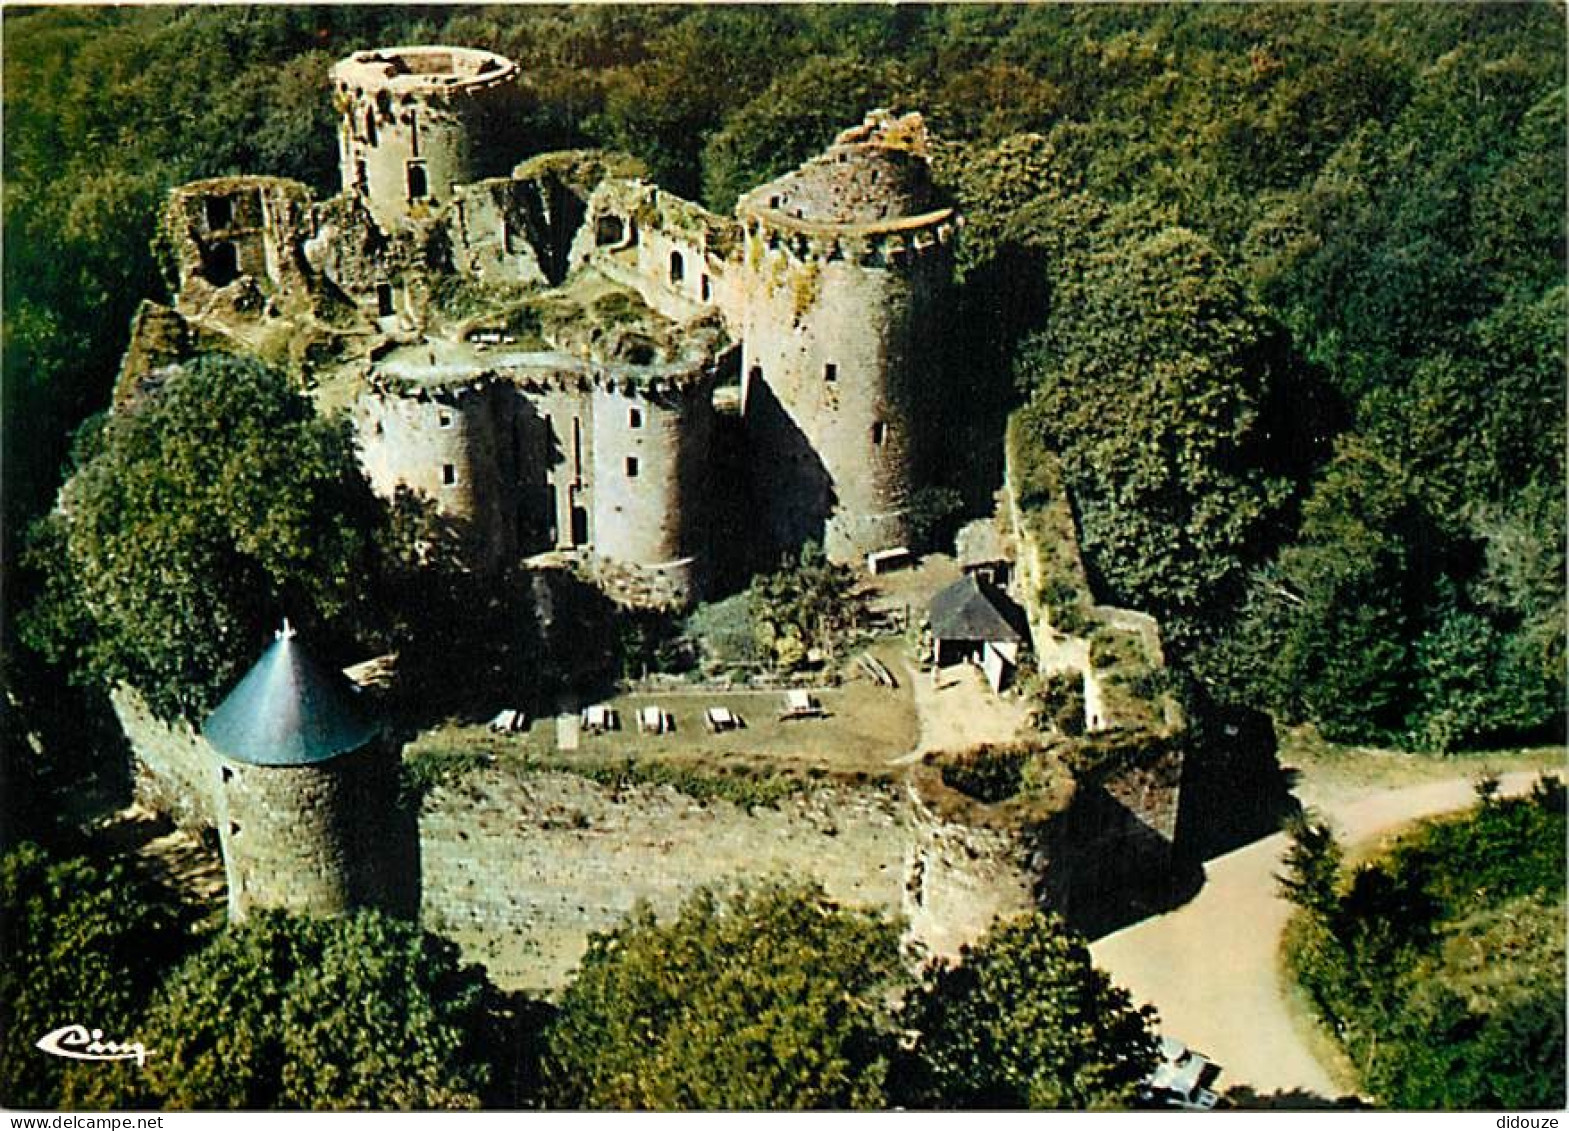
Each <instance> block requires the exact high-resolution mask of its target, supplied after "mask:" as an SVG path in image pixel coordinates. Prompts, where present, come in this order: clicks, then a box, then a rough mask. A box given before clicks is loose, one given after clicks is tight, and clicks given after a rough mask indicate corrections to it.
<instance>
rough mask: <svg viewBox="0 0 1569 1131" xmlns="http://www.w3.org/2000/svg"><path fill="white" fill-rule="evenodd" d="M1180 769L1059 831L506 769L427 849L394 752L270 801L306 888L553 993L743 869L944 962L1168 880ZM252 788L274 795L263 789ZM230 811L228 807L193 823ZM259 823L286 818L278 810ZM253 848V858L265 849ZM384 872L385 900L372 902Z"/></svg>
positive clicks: (445, 813)
mask: <svg viewBox="0 0 1569 1131" xmlns="http://www.w3.org/2000/svg"><path fill="white" fill-rule="evenodd" d="M133 701H134V700H133V699H128V698H127V697H126V696H125V695H123V694H122V695H117V697H116V706H117V708H119V709H120V714H121V719H122V722H123V723H124V724H125V727H126V732H127V736H128V737H129V738H130V740H131V743H132V746H133V748H134V750H135V751H136V756H137V761H138V766H139V770H138V797H139V798H142V799H144V800H145V801H146V802H148V803H149V804H151V805H153V806H154V807H155V808H157V809H159V810H161V811H169V808H170V805H171V803H172V802H173V801H174V800H175V799H177V798H179V797H180V796H182V795H187V794H189V795H190V796H191V798H192V799H193V800H195V801H196V802H197V807H199V805H200V801H201V798H202V797H204V796H206V797H210V796H211V793H212V791H213V790H215V789H216V788H217V786H216V783H215V779H216V771H215V767H216V766H217V765H218V760H217V758H216V756H215V755H214V754H213V753H212V751H211V749H210V748H209V747H208V746H207V745H206V743H205V742H202V741H201V740H200V739H193V737H192V736H190V735H189V734H188V733H184V732H181V731H179V730H178V729H171V728H169V727H166V726H164V725H163V724H161V723H158V722H157V721H156V720H153V719H152V718H151V716H150V715H147V714H146V713H145V711H136V710H131V711H127V710H126V709H125V707H126V705H127V704H129V703H132V702H133ZM1180 776H1181V759H1180V753H1179V752H1178V751H1177V749H1176V748H1175V747H1173V748H1171V749H1169V750H1167V751H1166V752H1165V753H1163V754H1159V755H1158V756H1156V757H1153V758H1150V759H1147V760H1139V761H1136V762H1134V763H1131V764H1129V765H1126V766H1116V767H1113V768H1112V769H1111V770H1110V771H1108V772H1106V773H1104V774H1102V775H1101V776H1100V777H1099V778H1098V779H1097V780H1096V781H1095V782H1092V783H1090V784H1089V785H1088V786H1086V788H1085V789H1084V790H1083V791H1081V792H1083V794H1084V799H1083V801H1082V804H1083V805H1085V806H1087V808H1086V809H1085V811H1084V812H1083V813H1080V812H1079V809H1080V805H1081V800H1080V798H1079V796H1078V795H1075V800H1074V803H1073V805H1072V806H1071V807H1070V808H1069V809H1068V810H1067V812H1066V813H1065V814H1062V815H1060V816H1059V817H1057V818H1056V819H1054V820H1053V821H1052V822H1051V823H1050V824H1049V825H1047V826H1045V827H1044V828H1028V827H1027V828H1023V829H1017V828H1011V827H1001V828H987V827H982V826H980V825H976V824H971V823H968V822H966V821H963V820H959V819H954V818H952V817H943V816H941V815H938V814H937V813H935V812H934V811H933V809H932V807H931V806H930V805H929V804H927V803H925V802H923V801H921V799H920V798H919V797H918V796H917V795H916V794H915V793H914V792H913V791H912V790H908V789H905V788H904V787H902V786H893V785H883V786H851V785H842V784H832V783H824V784H818V785H814V786H811V787H809V788H808V789H806V790H804V791H803V792H801V793H797V794H794V795H791V796H789V797H786V798H784V799H782V800H781V801H780V802H779V803H778V805H777V807H773V808H769V807H762V806H759V807H756V808H753V809H751V810H748V809H746V808H744V807H741V806H738V805H734V804H732V803H730V802H727V801H722V800H706V801H699V800H696V799H694V798H692V797H690V796H688V795H686V794H684V793H681V792H679V791H677V790H675V789H673V788H671V787H669V786H662V785H647V784H620V785H601V784H598V783H596V782H594V781H591V780H589V779H587V778H584V777H581V776H579V775H577V774H572V773H566V772H559V771H530V770H523V769H519V768H515V767H510V766H500V767H494V768H491V769H486V770H480V771H473V772H470V773H467V774H465V775H464V776H463V777H462V778H461V779H458V780H455V781H452V782H450V783H448V784H444V785H438V786H436V787H434V788H433V789H432V790H431V791H430V792H429V793H428V794H427V795H426V797H425V799H424V801H423V803H422V805H421V807H420V811H419V813H418V833H417V847H415V848H410V847H409V845H407V844H404V843H403V842H404V841H409V842H413V841H414V837H415V835H416V834H414V832H413V831H412V830H409V829H402V828H400V827H399V826H398V824H397V822H398V821H399V820H400V819H402V818H401V817H400V816H399V811H397V810H396V808H395V806H394V803H393V801H392V800H391V799H390V797H389V796H388V794H387V793H386V792H385V791H384V790H383V787H386V786H389V785H392V784H394V783H395V782H396V781H397V770H396V767H395V766H393V765H392V764H391V763H390V762H389V763H387V764H386V765H385V766H382V767H377V768H374V769H373V771H372V772H368V773H358V775H357V779H349V780H357V781H358V783H359V786H358V787H357V788H360V789H363V790H364V792H363V793H360V794H359V795H358V796H357V797H356V796H350V795H349V793H347V792H346V791H345V790H344V781H345V779H341V778H340V779H334V780H333V781H331V782H305V784H303V785H302V786H301V787H300V788H298V789H295V788H294V787H293V786H291V785H289V784H288V782H289V781H290V780H291V779H282V780H283V782H284V784H283V785H282V786H280V787H278V788H280V789H281V790H282V792H281V793H276V794H275V795H273V802H272V803H273V804H275V805H276V808H277V813H278V814H280V815H291V816H292V815H293V814H296V813H297V812H299V811H301V810H303V811H304V812H305V813H306V814H307V815H306V816H305V817H303V818H300V819H302V820H304V821H306V822H316V824H314V825H312V826H311V827H310V828H308V829H306V831H305V834H304V836H303V837H302V838H301V839H299V844H300V845H301V846H303V848H304V849H305V850H306V854H307V857H308V859H307V860H306V862H305V864H304V865H303V878H302V879H301V881H300V886H299V888H298V890H299V891H307V890H314V889H313V885H318V884H320V885H323V896H322V897H323V898H324V899H329V900H337V899H339V898H340V895H341V894H342V893H343V892H349V891H353V892H356V893H358V894H356V898H357V899H360V900H361V901H364V902H374V901H376V898H383V899H388V900H394V901H395V900H400V899H401V900H407V899H409V898H410V897H411V895H413V894H416V893H417V895H418V897H419V899H420V904H419V906H420V908H421V918H422V920H423V921H424V922H425V923H426V925H427V926H429V927H431V928H432V929H434V930H438V931H442V932H445V933H450V934H452V935H453V936H454V937H456V938H458V939H460V940H461V941H463V942H464V943H465V945H467V946H469V947H471V948H472V950H473V952H474V954H473V956H474V957H480V958H483V960H484V961H485V962H486V963H487V965H489V966H490V967H491V973H492V975H493V976H494V977H496V978H497V979H498V980H500V981H501V982H502V984H504V985H508V986H532V987H547V988H554V987H559V986H560V985H562V984H563V983H564V981H565V979H566V976H567V974H568V973H569V971H570V970H571V968H572V966H573V964H574V963H575V962H576V961H577V960H578V958H579V957H580V956H581V954H582V952H583V949H584V947H585V945H586V944H587V936H588V933H589V932H590V931H595V930H605V929H608V928H610V927H613V926H615V925H616V924H617V923H618V922H619V920H620V918H621V917H622V916H623V915H624V914H625V913H626V912H627V911H628V910H630V909H631V907H632V906H633V904H634V903H635V902H636V901H637V900H639V899H647V900H648V901H649V902H650V903H651V904H652V905H653V906H654V908H655V910H656V911H659V912H668V911H672V910H674V909H675V907H676V906H678V905H679V904H680V902H681V901H682V900H683V899H685V898H686V897H687V896H689V895H690V894H691V893H692V892H694V891H696V890H697V889H698V888H699V887H701V886H704V885H714V884H721V885H722V884H726V883H729V882H732V881H735V880H737V879H740V878H754V879H757V878H764V877H774V878H783V879H789V880H803V879H804V880H815V881H817V882H819V883H821V884H822V885H823V886H824V887H825V888H826V889H827V891H828V893H829V894H830V896H832V897H833V898H835V899H838V900H842V901H844V902H846V903H850V904H855V905H859V906H867V907H880V908H883V909H884V910H886V911H888V912H889V913H891V914H901V915H903V916H905V917H906V919H907V920H908V923H909V928H910V934H911V936H912V937H913V938H915V939H917V940H919V941H920V942H921V943H922V944H923V945H925V946H927V947H929V948H930V949H932V950H933V951H935V952H936V953H939V954H954V953H956V952H957V950H958V948H959V947H960V946H962V945H964V944H965V943H969V942H973V941H975V940H976V939H978V938H979V937H980V936H981V935H982V934H983V933H984V932H985V930H986V929H987V927H988V926H989V925H990V924H991V921H992V918H993V916H995V915H1008V914H1013V913H1016V912H1019V911H1023V910H1027V909H1028V908H1030V907H1032V906H1035V905H1037V904H1043V905H1045V906H1051V907H1055V908H1058V909H1061V910H1068V909H1072V908H1075V907H1083V906H1084V905H1086V904H1090V903H1094V902H1097V901H1099V902H1103V903H1104V902H1115V900H1116V899H1117V892H1118V889H1117V887H1115V886H1113V885H1115V884H1119V883H1124V882H1129V881H1130V880H1132V881H1138V882H1142V883H1144V884H1146V885H1149V884H1158V883H1159V882H1160V881H1161V880H1162V879H1163V878H1164V875H1165V873H1164V872H1163V869H1164V868H1165V867H1167V866H1168V865H1169V859H1170V853H1169V842H1166V843H1165V844H1164V847H1163V845H1162V838H1164V837H1167V836H1169V835H1170V834H1171V833H1172V832H1173V831H1174V828H1175V820H1176V806H1177V801H1178V785H1179V779H1180ZM300 780H301V781H302V782H303V781H304V779H300ZM204 781H205V782H206V783H207V784H206V785H202V784H201V783H202V782H204ZM192 783H196V784H195V785H193V784H192ZM378 790H382V791H381V792H378ZM241 796H242V798H243V800H244V802H245V803H246V804H254V803H255V802H257V801H259V800H261V794H260V793H258V792H256V791H254V790H253V791H251V792H248V793H245V794H242V795H241ZM319 802H325V803H327V809H322V808H321V807H320V805H319V804H318V803H319ZM339 802H342V803H343V804H342V806H341V808H342V810H343V811H345V812H353V813H354V814H355V815H356V817H355V820H354V821H353V822H351V823H350V825H349V826H348V827H349V828H350V831H351V833H352V834H353V836H356V837H358V838H359V839H358V840H345V839H344V837H345V836H347V835H348V834H344V833H342V829H343V828H344V826H342V825H332V824H330V823H324V822H322V821H321V819H320V817H319V814H321V813H323V812H327V811H331V810H332V809H333V808H334V807H335V806H338V804H339ZM208 804H209V805H210V804H211V802H210V801H209V802H208ZM231 804H232V803H231ZM193 808H194V807H187V810H186V812H187V816H188V817H189V816H190V815H191V814H192V812H193ZM239 811H240V810H237V809H231V812H239ZM227 819H228V818H227V817H221V816H219V815H218V814H217V813H216V811H214V812H213V813H212V815H211V816H208V817H206V818H204V819H200V820H197V821H195V824H196V825H197V826H201V825H210V824H216V823H217V822H218V821H219V820H227ZM235 819H236V820H239V821H240V822H241V827H242V833H241V836H244V835H245V834H244V831H243V830H244V829H245V827H246V826H245V823H244V822H245V821H251V822H252V825H253V826H255V818H254V817H252V816H244V817H236V818H235ZM260 827H262V828H264V829H265V828H270V827H274V826H269V825H267V824H266V823H265V818H264V823H263V825H262V826H260ZM279 827H280V828H281V831H280V832H279V834H278V837H277V838H275V839H274V840H272V841H271V842H270V843H271V844H272V846H273V847H276V848H277V850H278V851H279V852H280V853H282V852H284V850H285V849H284V846H285V844H286V843H287V842H288V840H289V839H290V838H293V837H294V834H293V833H292V832H290V831H289V830H288V829H287V828H282V827H281V826H279ZM335 838H336V839H335ZM254 839H255V838H253V842H254ZM345 843H352V844H354V845H356V848H355V849H354V851H355V852H356V853H359V854H360V857H361V859H362V860H364V861H366V862H368V863H367V871H365V872H363V873H355V875H354V876H353V877H351V879H350V880H348V881H344V882H343V883H339V881H338V880H337V879H335V878H334V875H333V873H331V871H330V870H324V869H326V866H327V864H328V863H330V862H331V861H333V860H337V859H340V857H339V856H338V855H337V853H339V852H340V851H341V849H342V846H343V845H344V844H345ZM243 856H244V854H243V853H242V857H243ZM244 858H245V859H247V860H249V861H251V862H252V863H248V864H247V867H256V868H259V867H261V866H262V861H263V859H264V857H262V856H256V855H252V856H250V857H244ZM266 859H270V860H271V863H270V864H268V865H267V866H268V867H272V868H274V869H277V870H279V874H288V872H287V869H289V868H291V867H292V864H291V863H290V861H289V860H288V859H287V858H286V857H285V856H279V857H277V858H276V859H273V858H270V857H268V858H266ZM378 867H379V868H381V869H382V870H381V872H380V873H379V875H378V874H377V872H376V869H377V868H378ZM257 875H258V879H259V882H262V883H263V884H265V883H266V882H267V881H266V880H265V878H264V877H260V876H259V873H258V874H257ZM378 884H379V885H381V886H380V888H379V891H380V892H381V893H383V894H381V895H380V896H377V897H374V898H373V895H371V894H363V893H374V892H375V891H376V890H378V889H377V887H376V885H378ZM334 885H337V886H334ZM386 893H391V894H386ZM291 898H292V897H291Z"/></svg>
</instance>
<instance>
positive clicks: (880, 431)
mask: <svg viewBox="0 0 1569 1131" xmlns="http://www.w3.org/2000/svg"><path fill="white" fill-rule="evenodd" d="M887 439H888V425H886V424H884V423H883V422H882V421H881V420H879V421H878V422H877V423H876V424H873V425H872V443H874V444H876V445H877V446H878V447H879V448H880V447H882V446H883V441H885V440H887Z"/></svg>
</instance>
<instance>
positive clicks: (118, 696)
mask: <svg viewBox="0 0 1569 1131" xmlns="http://www.w3.org/2000/svg"><path fill="white" fill-rule="evenodd" d="M109 702H110V704H111V705H112V706H113V707H114V713H115V715H116V716H117V717H118V718H119V720H120V729H121V730H123V731H124V732H125V737H126V740H127V741H128V742H129V743H130V744H131V750H132V752H133V754H134V755H135V761H134V765H133V769H132V774H133V777H134V789H135V797H136V801H137V803H138V804H139V805H141V806H143V807H144V808H147V809H151V810H152V811H153V812H155V813H167V814H168V815H169V816H170V817H171V818H173V820H174V822H175V824H177V825H179V826H180V827H181V828H182V829H186V830H189V831H195V830H199V829H206V828H216V827H217V824H218V817H217V812H218V809H217V796H216V791H217V788H218V756H217V754H215V753H214V752H213V749H212V747H210V746H208V745H207V743H206V741H205V740H204V739H203V738H202V737H201V736H200V735H198V734H197V733H196V732H195V731H193V730H192V729H191V727H190V726H189V725H188V724H185V723H180V724H177V725H175V726H172V727H171V726H166V725H165V724H163V723H161V722H159V721H158V719H157V718H155V717H154V716H153V713H152V712H151V711H149V710H148V709H147V704H146V703H144V702H143V701H142V697H141V696H140V695H138V694H137V693H136V692H135V691H134V690H132V689H131V688H129V687H125V686H121V687H118V688H116V689H115V690H114V691H113V692H111V693H110V695H109Z"/></svg>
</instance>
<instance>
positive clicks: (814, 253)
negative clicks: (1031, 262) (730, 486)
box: [736, 110, 957, 562]
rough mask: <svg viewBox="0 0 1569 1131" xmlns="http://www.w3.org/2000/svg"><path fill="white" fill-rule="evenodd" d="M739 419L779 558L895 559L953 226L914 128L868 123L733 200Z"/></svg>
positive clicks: (931, 378) (933, 366)
mask: <svg viewBox="0 0 1569 1131" xmlns="http://www.w3.org/2000/svg"><path fill="white" fill-rule="evenodd" d="M736 212H737V216H738V217H739V219H740V222H741V225H742V228H743V230H744V233H745V242H744V252H743V254H744V256H745V271H744V279H745V282H744V284H743V286H744V294H743V296H742V310H743V313H742V321H743V329H742V335H741V336H742V338H743V340H744V341H745V353H744V356H743V359H742V370H743V374H744V382H745V383H744V386H743V390H744V391H743V411H744V413H745V418H746V422H747V431H748V435H749V436H750V437H751V439H752V441H753V444H754V450H755V452H756V456H757V458H756V460H755V464H754V465H755V467H756V469H757V483H758V487H759V490H760V493H761V496H762V499H761V501H762V504H763V508H764V511H765V513H766V515H767V518H768V520H769V525H770V526H771V527H772V534H773V538H774V541H775V542H776V544H777V546H778V548H780V549H790V548H793V547H796V546H799V545H801V544H802V543H804V542H808V541H819V542H821V543H822V545H823V548H824V549H825V550H826V551H827V554H828V556H829V558H831V559H833V560H835V561H840V562H854V561H857V560H859V559H860V558H861V557H862V556H863V555H865V554H867V553H870V552H873V551H876V550H884V549H890V548H893V547H896V546H900V545H904V544H905V543H906V542H907V540H908V538H909V535H910V529H909V521H908V507H909V502H910V493H911V491H912V490H913V488H914V483H915V478H916V474H917V466H918V454H919V453H918V446H919V443H920V435H919V430H920V429H921V427H922V426H923V425H926V424H927V423H928V422H926V421H924V420H923V419H922V413H921V410H920V406H921V405H922V404H923V403H925V402H928V401H930V400H931V399H932V398H931V395H930V394H931V391H932V384H933V383H934V382H935V381H936V380H937V378H938V368H939V367H938V362H937V357H938V352H939V351H938V348H937V347H938V345H939V332H940V331H939V327H940V326H941V324H942V320H943V318H944V316H945V315H946V311H947V309H948V304H949V299H950V294H951V282H952V277H953V255H952V241H953V237H954V233H955V230H956V225H957V218H956V217H955V215H954V212H953V210H952V209H951V208H947V207H944V206H942V205H941V203H940V202H939V201H938V199H937V197H936V194H935V192H934V191H933V188H932V184H931V175H930V166H929V165H928V162H927V135H926V127H925V125H924V123H923V122H922V120H921V116H920V115H919V114H906V115H903V116H899V115H894V114H892V113H889V112H887V111H881V110H876V111H873V112H872V113H871V114H869V115H868V116H867V118H866V120H865V121H864V122H863V123H862V124H861V125H859V126H856V127H854V128H852V129H849V130H846V131H844V132H843V133H841V134H840V135H839V137H838V138H837V139H836V140H835V141H834V143H833V144H832V145H831V146H830V147H829V148H828V149H827V151H825V152H824V153H823V154H822V155H821V156H819V157H815V158H813V159H812V160H811V161H809V162H807V163H806V164H805V165H802V166H801V167H800V168H799V169H796V170H795V171H794V172H792V173H788V174H786V175H785V176H783V177H781V178H780V179H778V180H776V181H773V182H771V183H769V184H766V185H763V186H762V187H761V188H758V189H755V190H753V191H752V192H750V193H748V194H747V195H746V196H744V197H742V198H741V200H740V202H739V203H738V205H737V207H736Z"/></svg>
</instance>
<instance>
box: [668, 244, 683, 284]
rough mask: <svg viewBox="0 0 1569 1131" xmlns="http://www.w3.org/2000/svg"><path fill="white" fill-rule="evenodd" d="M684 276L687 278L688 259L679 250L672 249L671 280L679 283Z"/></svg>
mask: <svg viewBox="0 0 1569 1131" xmlns="http://www.w3.org/2000/svg"><path fill="white" fill-rule="evenodd" d="M684 278H686V260H685V259H683V258H682V257H681V253H680V252H679V251H672V252H671V253H670V281H671V282H672V283H679V282H680V281H681V280H682V279H684Z"/></svg>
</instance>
